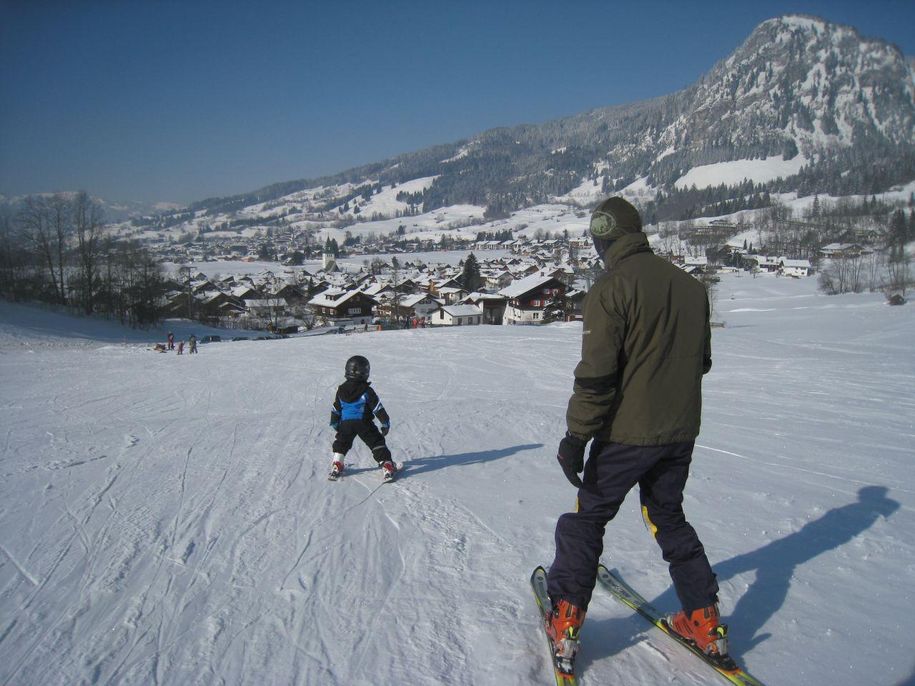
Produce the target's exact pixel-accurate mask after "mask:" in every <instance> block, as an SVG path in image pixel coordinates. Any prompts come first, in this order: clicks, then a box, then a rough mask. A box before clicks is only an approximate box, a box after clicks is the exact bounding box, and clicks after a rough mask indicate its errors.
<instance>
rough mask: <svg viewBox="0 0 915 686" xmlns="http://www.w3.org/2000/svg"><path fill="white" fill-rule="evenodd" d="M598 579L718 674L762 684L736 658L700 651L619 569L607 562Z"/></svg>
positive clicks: (745, 685) (750, 685)
mask: <svg viewBox="0 0 915 686" xmlns="http://www.w3.org/2000/svg"><path fill="white" fill-rule="evenodd" d="M597 581H598V582H599V584H600V585H601V586H602V587H603V588H605V589H606V590H607V591H609V592H610V593H611V594H612V595H613V597H614V598H616V599H617V600H618V601H620V602H621V603H623V604H624V605H626V606H628V607H630V608H632V609H633V610H635V611H636V612H638V613H639V614H640V615H642V616H643V617H644V618H645V619H647V620H648V621H649V622H651V623H652V624H654V625H655V626H656V627H657V628H658V629H660V630H661V631H663V632H664V633H665V634H667V635H668V636H669V637H670V638H671V639H672V640H673V641H674V642H675V643H677V644H678V645H680V646H683V647H684V648H686V649H687V650H689V652H691V653H692V654H693V655H695V656H696V657H698V658H699V659H701V660H702V661H703V662H705V664H707V665H708V666H709V667H711V668H712V669H714V670H715V671H716V672H718V674H719V675H721V676H722V677H724V678H725V679H727V680H728V681H730V682H731V683H732V684H736V685H737V686H763V684H762V682H761V681H759V679H757V678H755V677H754V676H752V675H751V674H749V673H748V672H746V671H744V670H743V669H741V668H740V667H739V666H738V665H737V664H736V663H735V662H734V661H733V660H731V659H730V658H728V662H727V663H726V664H722V663H719V662H716V661H715V660H713V659H711V658H710V657H709V656H708V655H706V654H705V653H703V652H702V651H701V650H699V649H698V648H697V647H696V646H695V645H694V644H692V643H690V642H689V641H688V640H686V639H684V638H682V637H681V636H680V635H679V634H677V633H676V632H675V631H672V630H671V628H670V627H669V626H668V624H667V619H666V617H665V615H664V614H662V613H661V612H660V611H659V610H658V609H657V608H656V607H654V606H653V605H652V604H651V603H649V602H648V601H647V600H645V598H643V597H642V596H641V595H639V593H638V592H637V591H636V590H635V589H633V588H632V586H630V585H629V584H627V583H626V582H625V581H623V579H622V578H621V577H620V575H619V573H618V572H617V571H616V570H612V571H611V570H609V569H607V568H606V567H605V566H604V565H598V567H597Z"/></svg>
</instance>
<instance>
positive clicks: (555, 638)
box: [546, 600, 585, 673]
mask: <svg viewBox="0 0 915 686" xmlns="http://www.w3.org/2000/svg"><path fill="white" fill-rule="evenodd" d="M584 621H585V611H584V610H582V609H581V608H578V607H575V606H574V605H572V604H571V603H570V602H569V601H567V600H560V601H559V602H558V603H555V604H554V605H553V610H552V612H550V616H549V618H548V619H547V623H546V633H547V635H548V636H549V637H550V640H551V641H552V642H553V655H554V656H555V658H556V660H557V663H558V664H563V663H567V664H568V667H569V670H568V671H569V673H571V671H572V664H573V661H574V660H575V654H576V653H577V652H578V648H579V640H578V633H579V631H581V625H582V624H583V623H584Z"/></svg>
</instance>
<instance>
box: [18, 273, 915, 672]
mask: <svg viewBox="0 0 915 686" xmlns="http://www.w3.org/2000/svg"><path fill="white" fill-rule="evenodd" d="M716 309H717V315H716V316H717V318H718V319H720V320H724V321H725V322H726V326H725V328H723V329H716V330H715V332H714V334H713V335H714V339H713V348H714V367H713V370H712V372H711V374H710V375H709V376H708V377H707V379H706V382H705V391H706V393H705V403H704V404H705V408H704V419H703V431H702V434H701V435H700V437H699V440H698V441H697V447H696V453H695V460H694V464H693V470H692V478H691V481H690V484H689V486H688V488H687V492H686V502H685V507H686V509H687V513H688V514H689V516H690V519H691V521H692V523H693V524H694V525H695V526H696V528H697V529H698V530H699V532H700V535H701V536H702V538H703V541H704V543H705V545H706V549H707V550H708V552H709V555H710V557H711V559H712V562H713V565H714V566H715V568H716V571H717V572H718V574H719V582H720V584H721V589H722V591H721V593H722V607H723V612H724V614H725V616H726V618H727V620H728V622H729V623H730V625H731V644H732V650H733V651H734V653H735V655H736V656H737V658H738V659H739V660H741V661H742V662H743V663H745V664H746V666H747V667H748V668H749V669H750V670H751V671H753V672H754V673H755V674H756V675H757V676H759V677H760V678H762V679H763V681H766V682H767V683H802V682H807V683H831V684H838V685H842V684H847V685H848V686H851V685H857V684H862V683H875V684H876V683H881V684H898V685H900V686H901V684H903V683H906V679H911V678H912V676H913V674H915V665H913V661H912V659H911V656H910V655H909V651H908V649H906V648H905V647H904V644H905V643H906V642H905V641H900V639H899V637H900V636H907V635H911V634H912V632H913V631H915V619H913V617H915V605H913V596H912V595H911V591H910V590H909V587H910V583H911V579H912V578H913V575H915V478H913V477H915V473H913V471H912V468H911V458H912V450H911V445H912V439H913V437H915V425H913V421H912V417H913V416H915V396H913V394H912V387H913V382H915V359H913V356H912V353H911V350H912V349H911V340H912V336H913V334H915V322H913V316H912V309H911V307H902V308H888V307H884V306H882V304H881V302H880V298H879V296H872V295H860V296H842V297H836V298H825V297H823V296H818V295H817V294H816V293H815V292H814V289H813V288H812V286H811V282H808V281H801V282H798V281H794V280H784V279H780V280H777V279H774V278H760V279H750V278H748V277H745V276H744V277H742V278H735V277H728V278H725V279H724V280H723V282H722V287H721V291H720V293H719V299H718V302H717V308H716ZM4 311H6V310H2V309H0V313H2V312H4ZM10 330H13V331H14V333H13V334H9V331H10ZM53 330H54V324H53V322H52V323H49V324H48V326H43V327H42V328H41V331H42V332H44V333H43V334H42V336H50V334H48V333H47V332H49V331H50V332H53ZM5 332H6V333H5ZM30 335H31V336H33V338H29V336H30ZM4 336H7V338H5V337H4ZM579 336H580V326H579V325H575V324H572V325H555V326H550V327H542V328H520V327H519V328H515V327H475V328H474V329H472V330H414V331H397V332H382V333H371V334H361V335H356V336H345V337H344V336H322V337H317V338H301V339H288V340H281V341H262V342H254V341H251V342H238V343H221V344H214V345H207V346H201V352H200V354H199V355H197V356H194V357H191V356H184V357H181V358H179V357H177V356H174V355H157V354H150V353H149V352H148V351H147V350H146V349H145V347H144V346H141V345H135V344H128V345H122V346H112V345H96V346H93V345H91V344H90V343H87V340H91V339H90V338H89V337H88V336H87V337H83V338H81V339H80V340H79V341H78V342H77V343H69V344H68V343H67V342H66V341H58V340H56V339H54V338H53V337H48V338H41V337H38V335H37V334H23V333H22V332H17V331H16V330H15V327H14V322H13V323H4V324H3V325H2V326H0V350H2V351H3V353H4V354H3V355H0V379H2V391H0V417H2V426H3V432H2V433H3V440H2V442H0V474H2V476H3V478H2V481H0V684H10V685H13V684H15V685H17V686H18V685H20V684H27V685H28V684H42V685H44V684H75V683H93V684H156V685H159V684H198V683H199V684H210V683H227V684H243V683H252V682H258V683H277V684H279V683H283V684H286V683H300V684H310V683H322V684H339V685H344V684H345V685H347V686H350V685H357V686H362V685H365V686H368V685H376V684H394V683H402V682H406V681H409V682H410V683H419V684H430V685H431V684H465V683H500V684H502V683H508V684H518V685H522V684H524V685H527V684H531V683H549V681H550V674H549V669H548V661H547V657H546V655H545V654H544V652H545V651H544V647H543V641H542V637H541V635H540V634H539V633H538V629H537V613H536V609H535V606H534V604H533V599H532V597H531V593H530V590H529V588H528V586H527V578H528V576H529V574H530V570H531V569H532V568H533V567H534V566H535V565H536V564H538V563H543V564H549V562H550V561H551V559H552V554H553V541H552V533H553V526H554V525H555V520H556V517H557V516H558V515H559V514H561V513H562V512H564V511H566V510H567V509H569V508H571V507H572V506H573V505H574V495H575V494H574V490H573V489H571V487H569V486H567V485H566V484H565V481H564V479H563V477H562V474H561V472H560V471H559V469H558V467H556V465H555V458H554V457H553V451H554V450H555V444H556V442H557V441H558V439H559V437H561V435H562V432H563V430H564V414H565V405H566V401H567V399H568V393H569V391H570V389H571V380H572V376H571V375H572V369H573V368H574V365H575V363H576V362H577V359H578V352H579ZM98 340H100V341H111V340H119V338H118V334H113V333H111V332H107V333H106V334H105V335H100V336H98ZM23 341H28V345H26V344H24V342H23ZM357 353H359V354H366V355H367V356H368V357H369V358H370V359H371V361H372V368H373V374H372V378H373V381H374V384H375V388H376V389H377V390H378V392H379V394H380V395H381V398H382V400H383V402H384V403H385V406H386V407H387V408H388V410H389V412H390V413H391V415H392V419H393V428H392V431H391V434H390V435H389V437H388V441H389V445H390V446H391V449H392V452H393V453H394V457H395V459H396V460H403V461H404V462H405V469H404V471H403V472H402V473H401V474H400V475H399V478H398V480H397V481H396V482H395V483H393V484H383V483H382V481H381V474H380V471H379V470H378V468H377V466H376V465H375V463H374V462H373V460H372V459H371V457H370V455H369V451H368V450H367V449H366V448H365V447H364V446H362V445H361V444H359V443H358V442H357V445H356V447H354V449H353V451H351V452H350V454H349V455H348V456H347V472H346V474H345V475H344V477H343V478H342V479H341V480H340V481H338V482H336V483H331V482H328V481H327V480H326V473H327V471H328V469H329V464H330V443H331V440H332V435H333V434H332V430H331V429H330V427H329V426H328V421H329V408H330V402H331V400H332V398H333V391H334V389H335V388H336V386H337V384H339V383H340V382H341V381H342V378H341V376H342V375H341V370H342V367H343V362H344V361H345V360H346V358H347V357H349V356H350V355H352V354H357ZM639 520H640V518H639V516H638V507H637V498H635V497H631V498H629V499H627V501H626V503H625V504H624V506H623V509H622V510H621V511H620V514H619V516H618V518H617V521H614V522H612V523H611V524H610V525H609V526H608V530H607V536H606V539H605V543H606V550H605V553H604V561H605V562H606V563H608V564H609V565H611V566H615V567H617V568H618V569H620V571H621V572H622V573H623V575H624V576H625V577H626V578H628V579H629V580H630V581H631V582H632V583H633V584H634V585H635V586H636V587H637V588H638V589H639V590H640V591H641V592H642V593H643V594H645V596H646V597H647V598H648V599H649V600H650V601H652V602H654V603H655V604H657V605H658V606H659V607H661V608H662V609H668V610H673V609H675V607H676V599H675V598H674V597H673V594H672V592H671V590H670V587H669V586H670V583H669V578H668V576H667V572H666V566H665V565H664V563H663V561H662V560H661V559H660V554H659V552H658V551H657V549H656V547H655V546H654V544H653V543H652V542H651V540H650V538H649V537H648V536H647V534H646V533H645V532H644V530H643V529H642V527H641V524H640V523H639ZM862 578H866V579H869V580H871V581H878V582H879V583H877V584H874V588H872V589H871V590H870V591H869V592H868V593H862V592H861V590H860V588H859V587H858V585H857V584H858V581H859V580H860V579H862ZM837 599H841V602H838V601H837ZM861 616H879V617H880V622H879V623H874V625H873V626H869V627H867V634H868V640H867V641H866V642H865V643H864V644H863V645H862V642H861V641H860V640H859V639H860V630H859V629H852V628H850V626H849V624H850V619H851V618H857V617H861ZM798 645H804V646H805V650H804V652H803V654H802V655H801V654H799V653H798V651H797V650H796V647H797V646H798ZM695 663H696V661H695V660H694V659H692V658H690V657H689V656H688V655H686V656H685V655H681V654H680V651H679V650H678V649H677V648H676V647H673V646H671V645H670V644H669V643H668V642H667V641H666V639H665V638H664V637H663V636H660V635H658V634H657V632H653V631H652V630H650V629H649V628H648V627H647V626H646V624H645V622H644V621H643V620H641V619H640V618H639V617H637V616H634V615H633V614H632V613H631V612H629V611H627V610H625V609H623V608H622V607H621V606H619V605H618V604H616V603H615V602H614V601H613V600H612V599H610V598H609V597H608V596H606V594H602V593H601V591H600V590H598V591H596V592H595V596H594V601H593V602H592V605H591V608H590V610H589V614H588V621H587V623H586V630H585V632H584V633H583V648H582V654H581V658H580V665H581V669H582V671H583V679H582V683H583V684H589V683H591V684H595V683H671V684H691V685H694V684H704V683H712V682H713V679H714V677H713V676H711V675H710V674H709V672H708V671H707V670H706V669H705V668H704V667H703V666H702V665H700V664H695Z"/></svg>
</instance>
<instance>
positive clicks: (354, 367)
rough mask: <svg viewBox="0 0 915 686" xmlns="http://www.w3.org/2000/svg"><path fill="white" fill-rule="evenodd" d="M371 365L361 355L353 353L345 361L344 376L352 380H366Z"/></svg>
mask: <svg viewBox="0 0 915 686" xmlns="http://www.w3.org/2000/svg"><path fill="white" fill-rule="evenodd" d="M370 370H371V366H370V365H369V361H368V360H367V359H365V358H364V357H363V356H362V355H353V356H352V357H351V358H349V359H348V360H347V361H346V378H347V379H351V380H353V381H368V378H369V371H370Z"/></svg>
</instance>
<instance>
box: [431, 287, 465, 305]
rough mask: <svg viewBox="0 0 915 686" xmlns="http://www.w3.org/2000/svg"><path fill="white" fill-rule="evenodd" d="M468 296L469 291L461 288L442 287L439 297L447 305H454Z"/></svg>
mask: <svg viewBox="0 0 915 686" xmlns="http://www.w3.org/2000/svg"><path fill="white" fill-rule="evenodd" d="M466 295H467V291H465V290H464V289H463V288H461V287H460V286H457V287H453V286H442V287H440V288H438V297H440V298H441V299H442V300H444V301H445V304H446V305H454V304H456V303H458V302H460V301H461V299H462V298H464V297H465V296H466Z"/></svg>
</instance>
